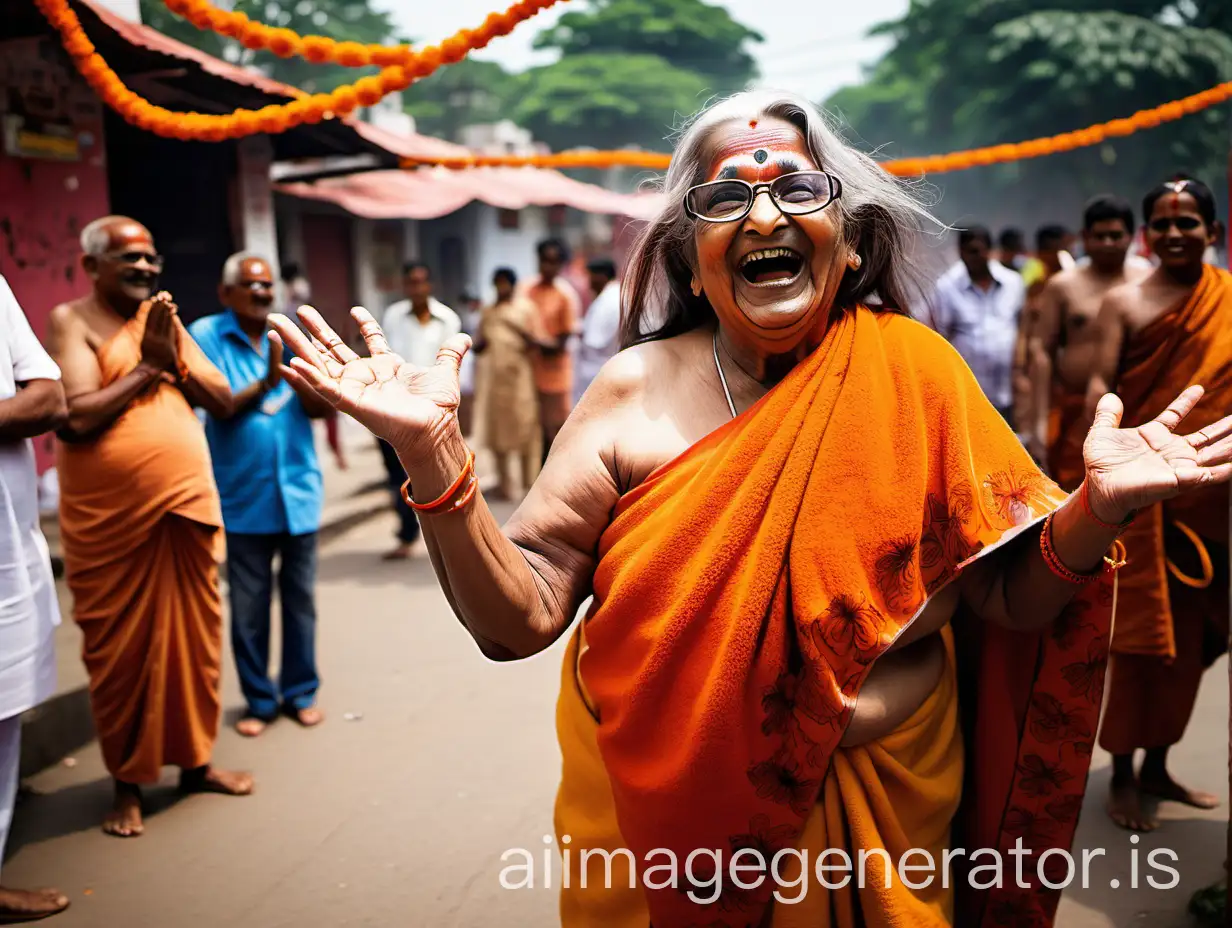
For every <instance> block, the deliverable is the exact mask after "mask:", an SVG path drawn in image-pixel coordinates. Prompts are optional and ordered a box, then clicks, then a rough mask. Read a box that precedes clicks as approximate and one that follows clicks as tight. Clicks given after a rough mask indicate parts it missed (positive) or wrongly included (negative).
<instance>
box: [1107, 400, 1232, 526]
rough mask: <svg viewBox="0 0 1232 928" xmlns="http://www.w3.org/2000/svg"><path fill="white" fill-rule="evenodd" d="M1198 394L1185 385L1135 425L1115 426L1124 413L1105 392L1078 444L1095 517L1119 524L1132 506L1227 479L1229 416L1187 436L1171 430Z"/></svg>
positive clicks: (1231, 463) (1231, 468) (1231, 449)
mask: <svg viewBox="0 0 1232 928" xmlns="http://www.w3.org/2000/svg"><path fill="white" fill-rule="evenodd" d="M1202 393H1203V390H1202V387H1200V386H1193V387H1189V388H1187V389H1186V390H1184V391H1183V392H1182V393H1181V395H1180V396H1178V397H1177V398H1176V399H1175V400H1173V401H1172V403H1171V404H1170V405H1169V406H1168V408H1167V409H1165V410H1164V411H1163V412H1161V413H1160V414H1159V415H1158V416H1156V417H1155V418H1154V419H1152V420H1151V421H1150V422H1148V423H1147V424H1146V425H1142V426H1139V427H1138V428H1135V429H1123V428H1120V427H1119V426H1120V424H1121V416H1122V414H1123V413H1124V411H1125V409H1124V406H1122V404H1121V401H1120V399H1118V398H1117V397H1116V396H1114V395H1112V394H1111V393H1109V394H1108V395H1106V396H1104V397H1103V399H1101V400H1100V401H1099V405H1098V406H1097V407H1096V410H1095V420H1094V422H1093V423H1092V424H1091V431H1090V432H1089V433H1087V438H1086V443H1085V445H1084V446H1083V457H1084V459H1085V461H1086V471H1087V489H1088V492H1089V494H1090V496H1089V498H1090V502H1091V507H1092V510H1093V511H1094V512H1095V514H1096V515H1097V516H1099V517H1100V518H1101V519H1106V520H1107V521H1109V522H1114V523H1115V522H1120V521H1122V520H1123V519H1124V518H1125V517H1126V516H1127V515H1128V514H1129V513H1130V512H1132V511H1133V510H1135V509H1141V508H1143V507H1144V506H1149V505H1151V504H1152V503H1157V502H1160V501H1161V500H1165V499H1171V498H1172V497H1174V496H1179V495H1180V494H1181V493H1184V492H1185V491H1187V490H1191V489H1194V488H1195V487H1201V486H1209V485H1211V484H1216V483H1224V482H1226V481H1227V480H1228V479H1230V478H1232V437H1229V436H1230V435H1232V416H1227V417H1225V418H1223V419H1220V420H1219V421H1218V422H1216V423H1215V424H1214V425H1209V426H1207V427H1206V428H1204V429H1199V430H1198V431H1196V432H1193V433H1191V434H1189V435H1178V434H1176V430H1177V429H1178V428H1179V427H1180V425H1181V422H1182V421H1183V420H1184V419H1185V417H1186V416H1187V415H1189V413H1190V412H1191V411H1192V410H1193V408H1194V406H1196V405H1197V403H1198V400H1200V399H1201V398H1202Z"/></svg>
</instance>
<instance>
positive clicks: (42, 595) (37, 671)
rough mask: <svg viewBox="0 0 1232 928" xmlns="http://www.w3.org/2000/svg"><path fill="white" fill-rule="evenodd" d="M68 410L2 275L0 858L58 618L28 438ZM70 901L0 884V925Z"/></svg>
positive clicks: (49, 687) (49, 685)
mask: <svg viewBox="0 0 1232 928" xmlns="http://www.w3.org/2000/svg"><path fill="white" fill-rule="evenodd" d="M67 416H68V412H67V408H66V406H65V403H64V389H63V388H62V387H61V386H60V368H59V367H57V366H56V363H55V362H54V361H52V360H51V358H50V357H49V356H48V355H47V352H46V351H44V350H43V346H42V345H40V344H39V342H38V339H37V338H35V337H34V332H33V331H31V329H30V324H29V322H27V321H26V317H25V314H24V313H23V312H22V310H21V307H20V306H18V305H17V299H16V298H15V297H14V296H13V291H12V290H10V289H9V285H8V283H7V282H6V281H5V280H4V278H3V277H0V857H3V854H4V845H5V842H6V841H7V840H8V836H9V825H10V824H11V823H12V820H13V803H14V801H15V800H16V798H17V777H18V762H19V761H20V759H21V714H22V713H23V712H25V711H26V710H27V709H31V708H33V707H34V706H36V705H38V704H39V703H40V702H42V701H43V700H45V699H47V697H49V696H51V695H52V693H53V692H54V690H55V687H56V663H55V630H56V626H57V625H59V624H60V609H59V606H58V605H57V603H56V587H55V581H54V579H53V578H52V575H51V559H50V557H49V556H48V553H47V542H46V541H45V540H44V539H43V533H42V531H41V530H40V529H39V507H38V472H37V471H36V469H35V466H34V446H33V445H32V444H31V443H30V439H31V438H33V437H35V436H36V435H42V434H43V433H44V432H50V431H53V430H55V429H57V428H59V427H60V426H61V425H63V424H64V421H65V419H66V418H67ZM66 908H68V898H67V897H66V896H64V895H62V894H61V893H59V892H57V891H56V890H50V889H46V890H36V891H30V890H22V889H6V888H3V887H0V922H4V923H5V924H12V923H15V922H24V921H34V920H36V919H40V918H45V917H47V916H48V915H54V914H56V913H57V912H62V911H63V910H64V909H66Z"/></svg>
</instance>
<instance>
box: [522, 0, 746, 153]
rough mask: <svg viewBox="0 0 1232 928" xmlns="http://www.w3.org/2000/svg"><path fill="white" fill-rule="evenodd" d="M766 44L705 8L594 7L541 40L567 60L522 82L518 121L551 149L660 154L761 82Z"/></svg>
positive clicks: (677, 0)
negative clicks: (759, 53)
mask: <svg viewBox="0 0 1232 928" xmlns="http://www.w3.org/2000/svg"><path fill="white" fill-rule="evenodd" d="M760 41H761V36H760V35H759V34H758V33H756V32H754V31H753V30H752V29H749V28H747V27H745V26H742V25H741V24H740V23H738V22H736V21H735V20H733V19H732V18H731V15H730V14H729V13H728V12H727V10H725V9H724V8H723V7H721V6H717V5H712V4H708V3H705V2H703V0H590V4H589V6H588V7H586V8H584V9H581V10H573V11H570V12H569V13H566V14H565V15H564V16H562V17H561V18H560V20H559V21H558V22H557V23H556V25H554V26H552V27H550V28H548V29H546V30H544V31H543V32H542V33H541V34H540V35H539V36H538V37H537V38H536V41H535V47H536V48H541V49H556V50H558V51H559V52H560V55H561V56H560V59H559V60H558V61H556V62H555V63H553V64H549V65H545V66H543V67H539V68H533V69H531V70H530V71H528V72H526V74H524V75H522V77H521V80H520V81H519V82H518V84H517V98H516V99H517V100H518V103H517V105H516V107H514V109H513V112H514V118H515V119H517V120H518V121H519V122H521V123H522V125H523V126H525V127H526V128H528V129H530V130H531V131H532V132H534V134H535V135H536V137H537V138H540V139H542V140H543V141H545V142H547V143H548V144H549V145H551V146H552V147H553V148H574V147H582V146H587V147H592V148H618V147H623V146H626V145H635V146H641V147H643V148H662V147H663V146H664V138H665V137H666V136H668V135H669V134H670V133H671V131H672V130H673V129H674V128H676V127H677V126H678V125H679V124H680V122H681V121H682V120H683V118H684V117H686V116H689V115H690V114H692V113H694V112H696V111H697V110H698V109H699V108H701V107H702V106H703V105H704V104H705V103H706V102H707V100H708V99H710V98H711V97H713V96H715V95H718V94H726V93H731V92H733V91H736V90H740V89H742V88H743V87H744V86H745V85H746V84H747V83H748V82H749V81H750V80H752V79H753V78H754V77H756V76H757V68H756V62H755V61H754V59H753V56H752V53H751V52H750V51H749V46H750V45H751V44H753V43H755V42H760Z"/></svg>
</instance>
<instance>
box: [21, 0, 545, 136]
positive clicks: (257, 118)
mask: <svg viewBox="0 0 1232 928" xmlns="http://www.w3.org/2000/svg"><path fill="white" fill-rule="evenodd" d="M559 2H561V0H519V2H517V3H515V4H513V6H511V7H509V9H508V10H506V11H505V12H504V13H493V14H491V15H490V16H488V18H487V19H486V20H484V23H483V25H482V26H480V27H479V28H478V29H474V30H470V29H463V30H461V31H459V32H458V33H456V34H454V35H453V36H452V37H450V38H448V39H446V40H445V41H444V42H442V43H441V44H440V45H439V46H429V47H427V48H425V49H423V50H422V51H412V50H411V49H410V48H408V47H407V46H390V47H389V48H388V49H385V50H384V52H383V53H382V57H381V59H380V60H381V62H388V63H387V65H386V66H385V67H383V68H382V69H381V73H380V75H378V76H373V77H365V78H362V79H360V80H358V81H356V82H355V83H354V84H348V85H345V86H342V87H339V88H337V89H336V90H334V91H333V92H332V93H320V94H313V95H311V96H309V95H308V94H304V95H303V96H301V97H300V98H299V99H296V100H293V101H291V102H290V103H284V104H277V105H273V106H266V107H262V108H261V109H259V110H244V109H239V110H235V111H234V112H232V113H226V114H221V115H219V114H206V113H181V112H176V111H174V110H168V109H164V108H163V107H161V106H155V105H154V104H152V103H150V102H149V101H148V100H145V99H144V98H142V97H141V96H139V95H138V94H136V93H134V92H133V91H132V90H130V89H129V88H128V87H126V86H125V85H124V82H123V81H121V80H120V77H119V75H117V74H116V73H115V71H113V70H112V69H111V67H110V66H109V65H108V64H107V62H106V61H104V60H103V58H102V56H101V55H99V54H98V53H97V51H96V50H95V48H94V44H93V43H92V42H91V41H90V39H89V38H88V37H87V36H86V34H85V30H84V29H82V27H81V20H79V19H78V18H77V14H76V13H75V12H74V11H73V9H72V8H71V7H70V6H69V4H68V0H35V3H36V4H37V5H38V8H39V10H40V11H41V12H42V13H43V15H44V16H45V17H46V18H47V21H48V22H50V23H51V25H52V26H54V27H55V29H56V30H57V31H58V32H59V33H60V40H61V42H62V43H63V45H64V48H65V51H67V52H68V54H69V56H70V57H71V58H72V59H73V64H74V65H75V66H76V68H77V70H78V71H79V72H81V75H82V77H84V78H85V79H86V81H87V82H88V83H89V84H90V86H91V87H92V88H94V91H95V93H97V94H98V95H99V98H100V99H102V101H103V102H104V103H106V104H107V105H108V106H109V107H111V108H112V109H113V110H115V111H116V112H117V113H119V114H120V116H122V117H123V118H124V119H125V121H127V122H129V123H131V124H132V125H134V126H137V127H138V128H141V129H145V130H146V131H149V132H153V133H155V134H156V135H162V136H167V137H169V138H177V139H182V140H184V141H201V142H219V141H222V140H223V139H238V138H243V137H244V136H248V135H256V134H257V133H259V132H264V133H267V134H270V135H276V134H278V133H280V132H286V131H287V130H288V129H292V128H294V127H295V126H298V125H300V124H302V123H316V122H320V121H321V120H323V119H329V118H332V117H333V116H346V115H348V114H350V113H352V112H353V111H354V110H355V109H357V108H358V107H361V106H372V105H374V104H375V103H377V102H378V101H379V100H380V99H381V98H382V97H384V96H386V95H388V94H391V93H395V92H397V91H400V90H405V89H406V88H407V87H409V86H410V85H411V83H412V82H414V81H416V80H418V79H420V78H423V77H427V76H428V75H429V74H431V73H433V72H434V71H436V70H437V69H438V68H440V67H441V66H442V65H444V64H452V63H453V62H456V61H461V60H462V59H463V58H465V57H466V55H467V54H468V53H469V52H470V51H472V50H473V49H476V48H483V47H484V46H485V45H487V44H488V43H489V42H491V41H492V39H494V38H496V37H497V36H499V35H506V34H508V33H509V32H511V31H512V30H513V28H514V27H515V26H516V25H517V24H518V23H520V22H523V21H525V20H527V19H530V18H531V17H532V16H534V15H535V14H537V13H539V12H541V11H542V10H545V9H547V8H548V7H550V6H553V5H555V4H556V3H559ZM172 4H175V5H177V6H178V5H184V6H185V7H190V6H191V7H192V8H193V10H194V11H195V12H197V13H198V16H199V18H201V17H203V16H205V14H204V13H201V12H200V9H199V0H188V2H187V3H184V2H183V0H172V3H171V4H168V5H169V6H172ZM205 6H206V7H209V4H205ZM173 8H174V7H173ZM209 10H210V11H212V12H211V14H210V16H208V17H205V20H207V21H208V23H209V25H210V26H211V28H212V27H213V26H214V25H215V22H217V25H218V29H219V31H220V32H221V33H222V34H224V35H231V34H232V33H231V32H230V31H228V30H232V29H237V23H239V21H240V19H242V20H243V22H244V23H247V26H244V27H243V28H238V29H237V31H238V33H239V34H238V36H237V37H239V38H240V40H241V41H244V42H245V44H248V47H250V48H269V50H270V51H273V52H274V53H275V54H280V55H291V54H303V55H304V57H306V58H308V59H309V60H316V58H315V57H314V56H315V55H317V54H318V51H319V50H321V51H320V53H321V54H322V55H323V56H324V57H322V58H321V60H323V61H324V60H339V62H340V63H342V59H346V62H347V63H352V64H354V66H356V67H358V66H361V65H365V64H376V63H378V61H377V58H376V56H375V53H374V52H373V48H374V47H373V46H362V45H359V44H358V43H355V42H334V41H333V40H332V39H328V40H327V39H324V37H323V36H307V37H306V38H303V39H301V38H300V37H299V36H298V35H296V34H295V33H294V32H291V31H290V30H289V29H270V28H269V27H267V26H262V25H261V24H259V23H257V24H253V23H251V22H250V21H249V20H248V18H247V17H245V16H243V14H239V13H226V12H225V11H223V10H217V9H214V8H213V7H209ZM214 14H217V15H216V16H215V15H214ZM236 17H239V19H237V18H236ZM194 22H195V21H194ZM249 27H253V28H249ZM257 27H259V28H257ZM283 33H286V35H283ZM317 40H320V42H318V41H317ZM249 43H256V44H249ZM326 43H332V44H326ZM349 46H355V48H354V49H352V48H349ZM385 52H387V53H388V57H385ZM361 53H362V54H361ZM364 56H367V57H364ZM395 59H396V61H397V63H393V61H394V60H395Z"/></svg>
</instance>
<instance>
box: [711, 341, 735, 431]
mask: <svg viewBox="0 0 1232 928" xmlns="http://www.w3.org/2000/svg"><path fill="white" fill-rule="evenodd" d="M714 369H715V370H716V371H718V372H719V383H721V384H722V385H723V395H724V396H725V397H727V408H728V410H730V411H731V416H732V418H733V419H734V418H736V404H735V403H733V402H732V397H731V390H729V389H727V377H726V376H725V375H724V374H723V365H722V364H720V363H719V330H718V329H715V330H714Z"/></svg>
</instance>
